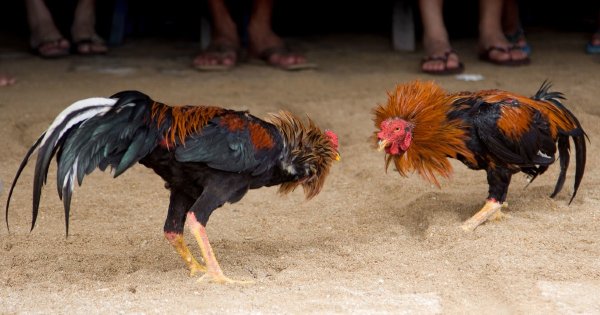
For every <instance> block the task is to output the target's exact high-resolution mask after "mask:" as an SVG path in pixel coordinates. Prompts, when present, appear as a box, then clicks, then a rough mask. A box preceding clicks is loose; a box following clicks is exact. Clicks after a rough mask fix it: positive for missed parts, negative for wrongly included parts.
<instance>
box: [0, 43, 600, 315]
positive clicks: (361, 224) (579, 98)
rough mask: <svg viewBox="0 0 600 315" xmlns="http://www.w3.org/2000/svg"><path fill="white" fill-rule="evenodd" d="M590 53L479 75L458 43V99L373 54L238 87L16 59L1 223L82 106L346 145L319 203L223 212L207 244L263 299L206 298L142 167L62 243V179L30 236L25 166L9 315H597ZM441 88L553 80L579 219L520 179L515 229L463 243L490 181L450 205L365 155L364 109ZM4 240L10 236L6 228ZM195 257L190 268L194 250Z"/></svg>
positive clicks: (177, 61) (579, 46)
mask: <svg viewBox="0 0 600 315" xmlns="http://www.w3.org/2000/svg"><path fill="white" fill-rule="evenodd" d="M585 40H586V37H585V34H581V33H554V32H552V33H545V32H537V33H533V34H530V41H531V44H532V46H533V47H534V55H533V63H532V64H531V65H529V66H527V67H521V68H508V67H498V66H494V65H491V64H488V63H483V62H481V61H479V60H477V57H476V51H475V47H476V43H475V41H474V40H472V39H464V40H460V41H456V43H455V46H456V47H455V48H456V49H457V50H458V51H459V52H461V57H462V60H463V61H464V62H465V64H466V67H467V72H468V73H472V74H481V75H483V76H484V78H485V79H484V80H482V81H476V82H465V81H460V80H457V79H455V78H454V77H452V76H449V77H434V76H428V75H425V74H422V73H420V72H419V71H418V64H419V60H420V58H421V52H420V51H418V52H414V53H397V52H392V51H391V50H390V49H389V43H388V39H387V38H385V37H378V36H356V35H348V36H344V35H337V36H332V37H320V38H301V39H297V44H299V45H300V46H301V47H303V48H305V49H306V50H307V51H308V56H309V58H310V59H311V60H313V61H315V62H317V63H318V64H319V65H320V68H319V69H318V70H315V71H305V72H298V73H291V72H283V71H280V70H277V69H273V68H269V67H265V66H263V65H262V64H261V63H257V62H252V63H249V64H243V65H240V66H239V67H238V68H236V69H235V70H233V71H230V72H221V73H201V72H198V71H195V70H193V69H191V68H190V67H189V64H190V60H191V57H192V56H193V54H194V53H195V52H197V49H196V47H195V46H193V45H191V44H190V43H184V42H168V41H165V40H162V41H156V40H133V41H130V42H128V43H126V44H125V45H123V46H121V47H117V48H114V49H113V50H112V51H111V52H110V54H109V55H107V56H105V57H97V58H84V57H78V56H73V57H70V58H67V59H61V60H53V61H48V60H41V59H39V58H36V57H33V56H30V55H28V54H26V53H23V52H21V50H19V49H18V48H4V49H3V50H2V54H1V58H0V69H1V70H2V71H3V72H6V73H10V74H12V75H14V76H16V77H17V79H18V83H17V84H16V85H14V86H11V87H4V88H1V89H0V134H1V135H2V138H3V140H2V142H3V143H2V149H1V150H0V179H1V181H2V182H3V183H4V188H3V191H2V192H1V193H0V204H1V205H4V204H5V202H6V198H7V189H8V188H7V186H10V183H11V181H12V178H13V176H14V174H15V172H16V170H17V168H18V165H19V163H20V161H21V159H22V157H23V156H24V154H25V152H26V151H27V149H28V147H29V146H30V145H31V144H32V143H33V142H34V141H35V139H36V138H37V137H38V136H39V135H40V134H41V133H42V132H43V131H44V130H45V129H46V128H47V127H48V125H49V124H50V122H51V121H52V120H53V119H54V117H55V116H56V115H57V114H58V113H59V112H60V111H61V110H62V109H63V108H64V107H66V106H68V105H69V104H71V103H72V102H74V101H76V100H79V99H82V98H87V97H91V96H110V95H111V94H113V93H115V92H118V91H121V90H126V89H137V90H140V91H143V92H146V93H148V94H149V95H151V96H152V97H153V98H154V99H156V100H161V101H164V102H167V103H170V104H210V105H219V106H223V107H229V108H234V109H248V110H250V111H251V112H252V113H253V114H255V115H257V116H259V117H264V116H265V115H266V114H267V113H269V112H274V111H277V110H278V109H287V110H291V111H293V112H295V113H308V114H309V115H310V116H311V117H313V118H314V119H315V120H316V121H317V123H318V124H319V125H320V126H322V127H323V128H331V129H333V130H335V131H336V132H337V133H338V135H339V137H340V145H341V155H342V161H341V162H340V163H337V164H336V165H335V166H334V167H333V170H332V172H331V174H330V177H329V178H328V179H327V183H326V185H325V187H324V189H323V191H322V192H321V194H320V195H319V196H317V197H316V198H314V199H313V200H311V201H308V202H307V201H304V200H303V194H302V192H301V191H296V192H294V193H292V194H290V195H287V196H280V195H278V194H277V191H276V188H263V189H259V190H254V191H251V192H250V193H248V195H247V196H246V197H245V198H244V199H242V200H241V201H240V202H238V203H236V204H227V205H225V206H224V207H222V208H221V209H219V210H217V211H215V212H214V214H213V215H212V217H211V219H210V221H209V224H208V233H209V237H210V239H211V241H212V244H213V247H214V250H215V252H216V255H217V258H218V259H219V261H220V263H221V266H222V268H223V269H224V271H225V273H226V274H227V275H229V276H230V277H232V278H235V279H241V280H253V281H254V284H250V285H227V286H226V285H217V284H210V283H198V282H197V281H196V278H192V277H190V276H189V275H188V271H187V270H186V269H185V267H184V264H183V263H182V261H181V260H180V258H179V257H178V255H177V254H176V253H175V251H174V250H173V249H172V248H171V246H170V245H168V243H167V242H166V240H165V239H164V237H163V234H162V226H163V223H164V221H163V220H164V218H165V215H166V208H167V203H168V193H167V191H166V190H165V189H164V188H163V182H162V181H161V179H160V178H159V177H157V176H156V175H154V174H153V173H152V171H150V170H149V169H146V168H145V167H143V166H141V165H137V166H135V167H133V168H132V169H130V170H128V171H127V172H126V173H125V174H123V175H122V176H120V177H119V178H117V179H113V178H112V177H111V176H110V174H108V173H102V172H95V173H93V174H92V175H91V176H89V177H87V178H86V179H85V181H84V184H83V186H82V187H81V188H78V189H76V191H75V194H74V197H73V206H72V213H71V220H70V236H69V237H68V238H65V230H64V215H63V210H62V203H61V201H60V200H59V199H58V196H57V195H56V189H55V184H54V183H55V177H54V168H53V169H52V170H51V174H50V175H49V178H48V180H49V186H48V187H47V188H46V189H45V190H44V194H43V198H42V205H41V208H40V216H39V217H38V222H37V226H36V228H35V229H34V230H33V232H31V233H30V232H29V228H30V224H31V179H32V174H33V168H32V167H28V168H27V169H26V171H25V172H24V174H23V176H22V179H21V182H20V183H19V185H18V186H17V189H16V192H15V194H14V198H13V201H12V205H11V208H10V217H9V219H10V233H8V232H7V229H6V228H5V227H4V226H2V227H1V228H0V252H1V254H0V313H43V314H48V313H63V314H64V313H68V314H73V313H86V314H98V313H100V314H110V313H117V312H121V313H148V314H153V313H167V312H169V313H192V314H193V313H198V314H225V313H229V314H248V313H252V314H274V313H295V314H307V313H309V314H310V313H333V314H337V313H354V314H437V313H483V312H486V313H516V314H524V313H527V314H536V313H537V314H574V313H588V314H590V313H596V314H600V298H598V296H599V293H598V292H600V243H599V242H600V225H599V224H598V223H599V222H600V221H599V220H600V191H599V190H598V188H597V187H598V184H600V170H599V169H598V168H597V167H596V165H598V163H599V159H600V158H599V157H598V156H599V149H598V147H597V146H596V145H595V144H596V143H597V139H598V136H599V135H600V117H599V115H600V107H599V103H598V100H599V99H600V89H599V87H600V76H599V70H600V63H599V61H600V59H598V58H599V57H594V56H589V55H585V54H584V51H583V46H584V43H585ZM419 78H420V79H427V80H430V79H432V80H436V81H437V82H438V83H439V84H441V85H442V86H443V87H445V88H446V89H447V90H450V91H459V90H476V89H488V88H500V89H506V90H511V91H514V92H519V93H522V94H525V95H532V94H533V93H534V92H535V91H536V90H537V88H538V87H539V86H540V85H541V83H542V82H543V81H544V80H546V79H548V80H551V81H552V82H553V84H554V89H556V90H559V91H562V92H563V93H565V95H566V96H567V98H568V101H567V102H566V104H567V105H568V106H569V108H570V109H572V111H573V112H574V113H575V114H576V115H577V116H578V117H579V118H580V120H581V123H582V124H583V126H584V128H585V130H586V131H587V133H588V135H589V137H590V139H591V144H590V145H589V147H588V166H587V170H586V174H585V177H584V179H583V183H582V185H581V188H580V190H579V193H578V196H577V198H575V200H574V201H573V203H572V204H571V205H568V200H569V197H570V194H571V192H572V182H573V173H574V169H571V170H570V172H569V175H568V178H567V184H566V185H565V189H564V190H563V192H561V193H560V194H559V195H558V196H557V197H556V198H555V199H550V198H549V197H548V196H549V194H550V193H551V192H552V189H553V187H554V184H555V182H556V179H557V175H558V165H554V166H553V167H551V168H550V170H549V171H548V172H547V173H546V174H544V175H543V176H542V177H540V178H538V179H537V180H536V181H535V182H534V183H533V184H532V185H531V186H529V187H528V188H527V189H525V185H526V180H525V177H524V176H520V175H517V176H515V177H514V179H513V182H512V185H511V186H510V191H509V196H508V203H509V208H508V209H507V210H506V213H508V214H509V215H510V218H508V219H506V220H503V221H501V222H492V223H487V224H484V225H482V226H480V227H479V228H478V229H477V230H475V231H474V232H473V233H465V232H463V231H462V230H461V229H460V224H461V222H462V221H463V220H465V219H467V218H468V217H469V216H470V215H472V214H473V213H475V212H476V211H477V210H478V209H479V208H480V207H481V206H482V205H483V202H484V199H485V197H486V195H487V183H486V179H485V173H484V172H482V171H471V170H469V169H467V168H466V167H465V166H463V165H462V164H460V163H459V162H457V161H454V162H453V163H452V165H453V166H454V169H455V172H454V176H453V178H452V180H444V181H442V188H441V189H438V188H436V187H433V186H432V185H430V184H428V183H426V182H424V181H423V180H422V179H421V178H419V177H418V176H417V175H415V174H413V175H412V176H410V177H408V178H402V177H400V176H399V175H398V174H396V173H394V172H393V171H392V170H390V171H389V172H388V173H386V172H385V171H384V163H383V156H382V155H381V154H380V153H378V152H376V151H375V150H374V149H373V148H372V147H371V143H369V139H368V138H369V136H370V135H371V134H372V132H373V131H374V128H373V124H372V121H371V113H370V110H371V108H372V107H374V106H375V105H376V104H378V103H383V102H385V100H386V91H388V90H391V89H392V88H393V87H394V85H395V84H396V83H400V82H406V81H409V80H413V79H419ZM2 225H4V224H2ZM186 237H187V241H188V243H189V244H190V245H191V246H192V247H191V248H192V249H193V250H194V251H195V252H196V253H197V248H196V246H195V245H194V243H193V239H192V237H191V235H189V234H188V233H186Z"/></svg>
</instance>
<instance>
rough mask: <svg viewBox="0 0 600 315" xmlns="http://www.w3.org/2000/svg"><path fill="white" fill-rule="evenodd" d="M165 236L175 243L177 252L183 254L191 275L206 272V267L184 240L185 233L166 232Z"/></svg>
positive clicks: (182, 256)
mask: <svg viewBox="0 0 600 315" xmlns="http://www.w3.org/2000/svg"><path fill="white" fill-rule="evenodd" d="M165 238H167V240H168V241H169V243H171V245H173V247H174V248H175V250H176V251H177V253H178V254H179V255H180V256H181V258H182V259H183V261H184V262H185V264H186V265H187V266H188V268H189V269H190V276H193V275H195V274H196V273H197V272H206V267H205V266H203V265H202V264H200V263H199V262H198V261H197V260H196V258H194V255H192V253H191V252H190V249H189V248H188V247H187V245H185V242H184V241H183V234H180V233H177V232H165Z"/></svg>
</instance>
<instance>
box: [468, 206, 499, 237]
mask: <svg viewBox="0 0 600 315" xmlns="http://www.w3.org/2000/svg"><path fill="white" fill-rule="evenodd" d="M500 208H502V204H501V203H499V202H498V201H496V200H494V199H488V200H487V201H486V202H485V205H484V206H483V208H481V210H479V212H477V213H475V215H474V216H472V217H471V218H470V219H468V220H467V221H465V222H464V223H463V224H462V226H461V227H462V229H463V230H465V231H467V232H471V231H473V230H475V228H477V227H478V226H479V225H480V224H482V223H483V222H485V221H486V220H487V219H489V218H490V217H491V216H492V215H494V214H496V213H497V212H499V211H500Z"/></svg>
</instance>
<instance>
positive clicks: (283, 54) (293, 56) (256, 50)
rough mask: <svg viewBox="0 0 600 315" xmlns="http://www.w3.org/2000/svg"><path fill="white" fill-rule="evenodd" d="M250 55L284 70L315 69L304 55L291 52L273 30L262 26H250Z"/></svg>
mask: <svg viewBox="0 0 600 315" xmlns="http://www.w3.org/2000/svg"><path fill="white" fill-rule="evenodd" d="M248 34H249V41H250V42H249V45H248V46H249V53H250V55H251V56H253V57H255V58H259V59H261V60H263V61H265V62H266V63H267V64H268V65H271V66H273V67H276V68H280V69H283V70H302V69H314V68H316V65H315V64H313V63H309V62H308V60H307V59H306V57H305V56H304V55H303V54H300V53H297V52H293V51H291V50H290V49H289V48H288V47H287V46H286V45H285V43H284V42H283V40H282V39H281V38H280V37H279V36H277V35H276V34H275V33H274V32H273V31H272V30H271V29H269V28H265V27H260V26H253V25H249V26H248Z"/></svg>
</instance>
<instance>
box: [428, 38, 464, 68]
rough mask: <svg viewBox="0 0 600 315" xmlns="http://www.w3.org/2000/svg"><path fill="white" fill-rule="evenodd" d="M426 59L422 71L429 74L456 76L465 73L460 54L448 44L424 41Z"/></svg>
mask: <svg viewBox="0 0 600 315" xmlns="http://www.w3.org/2000/svg"><path fill="white" fill-rule="evenodd" d="M423 45H424V47H425V53H426V57H424V58H423V60H422V61H421V71H423V72H425V73H429V74H456V73H461V72H462V71H464V65H463V64H462V62H460V59H459V57H458V54H457V53H456V52H455V51H454V50H453V49H452V47H450V44H449V43H448V42H439V41H435V40H427V39H425V40H424V41H423Z"/></svg>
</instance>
